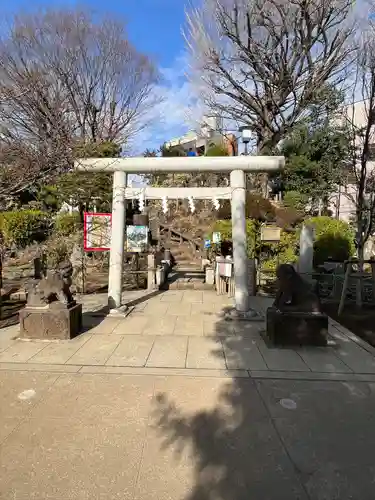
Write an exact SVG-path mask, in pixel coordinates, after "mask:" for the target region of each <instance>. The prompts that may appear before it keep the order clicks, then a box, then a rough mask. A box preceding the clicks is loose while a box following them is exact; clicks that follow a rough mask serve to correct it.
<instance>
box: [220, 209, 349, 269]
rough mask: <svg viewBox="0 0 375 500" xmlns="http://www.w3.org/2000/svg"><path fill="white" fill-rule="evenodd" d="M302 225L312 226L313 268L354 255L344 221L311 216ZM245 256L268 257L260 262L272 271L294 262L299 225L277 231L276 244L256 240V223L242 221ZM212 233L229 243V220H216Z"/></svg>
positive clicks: (257, 235)
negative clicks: (313, 236) (281, 265)
mask: <svg viewBox="0 0 375 500" xmlns="http://www.w3.org/2000/svg"><path fill="white" fill-rule="evenodd" d="M304 223H305V224H306V223H309V224H313V225H314V227H315V244H314V266H317V265H320V264H323V262H325V261H327V260H329V259H332V260H340V261H343V260H345V259H347V258H349V257H351V256H353V255H354V253H355V246H354V232H353V230H352V228H351V227H350V225H349V224H347V223H346V222H343V221H340V220H336V219H331V218H330V217H311V218H309V219H305V221H304ZM246 227H247V229H246V232H247V254H248V256H249V258H253V257H254V256H255V255H259V253H260V252H262V253H264V254H266V255H268V258H267V259H266V260H263V261H262V267H263V268H264V269H269V270H275V269H276V267H277V265H278V264H284V263H294V262H296V261H297V260H298V253H299V249H298V247H299V235H300V226H299V227H297V228H296V230H294V231H286V230H281V238H280V241H279V242H277V243H264V242H261V241H260V223H259V222H258V221H256V220H253V219H247V221H246ZM212 231H213V232H214V231H217V232H220V233H221V239H222V241H224V240H228V241H231V240H232V223H231V221H230V220H218V221H216V222H215V223H214V224H213V227H212Z"/></svg>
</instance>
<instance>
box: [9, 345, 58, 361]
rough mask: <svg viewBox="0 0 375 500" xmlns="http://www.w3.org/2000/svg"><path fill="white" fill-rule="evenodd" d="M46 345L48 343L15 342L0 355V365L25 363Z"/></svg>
mask: <svg viewBox="0 0 375 500" xmlns="http://www.w3.org/2000/svg"><path fill="white" fill-rule="evenodd" d="M48 345H49V343H48V342H37V341H34V342H27V341H23V340H16V341H14V342H13V343H12V344H11V345H10V347H8V348H7V349H6V350H4V351H3V352H1V353H0V363H4V362H6V363H25V362H26V361H28V360H29V359H31V358H32V357H33V356H35V354H37V353H38V352H40V351H42V350H43V349H45V348H46V347H47V346H48Z"/></svg>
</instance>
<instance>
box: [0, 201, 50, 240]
mask: <svg viewBox="0 0 375 500" xmlns="http://www.w3.org/2000/svg"><path fill="white" fill-rule="evenodd" d="M50 227H51V219H50V216H49V214H47V213H46V212H43V211H41V210H14V211H11V212H1V213H0V232H1V234H2V237H3V243H4V245H5V246H10V245H16V246H17V247H21V248H22V247H26V246H27V245H31V244H32V243H33V242H34V241H37V242H41V241H44V240H45V239H46V238H47V237H48V235H49V232H50Z"/></svg>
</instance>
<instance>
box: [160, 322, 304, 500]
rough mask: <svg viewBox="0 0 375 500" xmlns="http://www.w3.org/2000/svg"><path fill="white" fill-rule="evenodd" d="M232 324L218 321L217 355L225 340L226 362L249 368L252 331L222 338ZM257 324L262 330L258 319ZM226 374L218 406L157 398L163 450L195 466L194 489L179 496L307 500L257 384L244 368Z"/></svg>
mask: <svg viewBox="0 0 375 500" xmlns="http://www.w3.org/2000/svg"><path fill="white" fill-rule="evenodd" d="M228 323H229V322H228V321H226V320H224V319H219V320H218V322H217V324H216V332H215V333H214V335H213V337H212V339H213V344H214V345H215V344H216V345H217V349H216V348H215V347H214V348H213V349H214V350H213V355H214V356H216V357H218V358H220V359H222V352H223V351H222V346H223V344H224V345H225V354H226V359H227V361H228V360H229V359H231V360H232V361H233V360H236V364H237V365H238V366H241V364H242V365H244V366H245V365H246V362H245V356H246V350H244V349H243V339H246V337H247V335H248V333H249V330H248V333H246V332H245V330H244V332H243V333H238V334H237V335H236V336H233V335H232V336H228V337H223V332H225V331H226V330H227V329H228ZM253 324H254V325H256V324H257V325H258V327H257V329H259V326H260V325H259V322H254V323H253ZM251 335H254V331H252V333H251ZM247 338H248V337H247ZM232 374H233V375H232ZM227 375H228V376H227V378H222V379H220V389H219V392H218V394H217V400H216V402H215V404H214V406H213V407H212V406H211V407H209V408H202V410H198V411H197V412H195V413H189V412H187V411H186V410H182V409H181V407H179V405H178V403H176V401H173V400H171V398H170V397H169V396H168V394H166V393H159V394H156V396H155V398H154V411H153V426H154V429H155V430H156V432H157V433H158V434H159V435H160V438H161V442H162V445H161V447H162V453H164V452H165V451H166V450H167V449H171V450H173V452H174V454H175V456H176V457H177V458H178V457H182V456H185V454H186V452H188V453H190V456H191V457H192V461H193V464H194V465H193V467H194V484H193V486H192V488H191V490H190V493H189V494H187V495H185V496H184V497H178V498H176V500H261V499H262V500H265V499H270V500H271V499H278V500H284V499H285V500H294V499H299V500H307V498H308V497H307V496H306V494H305V491H304V488H303V487H302V485H301V481H300V479H299V478H298V477H297V475H296V473H295V469H294V466H293V464H292V462H291V461H290V460H289V458H288V456H287V454H286V452H285V449H284V447H283V444H282V442H281V440H280V438H279V436H278V433H277V431H276V428H275V426H274V424H273V422H272V419H271V418H270V414H269V411H268V410H267V407H266V405H265V404H264V402H263V400H262V397H261V396H260V393H259V391H258V388H257V386H256V384H255V383H254V381H253V380H252V379H251V378H249V376H248V373H247V372H246V371H245V370H242V371H237V372H236V371H233V372H228V373H227ZM216 382H217V380H216ZM214 383H215V382H214ZM206 388H207V385H206ZM197 390H199V380H197Z"/></svg>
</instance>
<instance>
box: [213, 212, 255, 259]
mask: <svg viewBox="0 0 375 500" xmlns="http://www.w3.org/2000/svg"><path fill="white" fill-rule="evenodd" d="M257 226H258V223H257V222H256V221H254V220H252V219H246V234H247V255H248V256H249V258H253V257H254V255H255V249H256V245H257V243H256V236H257V233H258V230H257ZM212 232H218V233H221V241H232V221H231V220H226V219H225V220H217V221H215V223H214V225H213V227H212ZM208 237H209V238H211V235H208Z"/></svg>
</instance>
